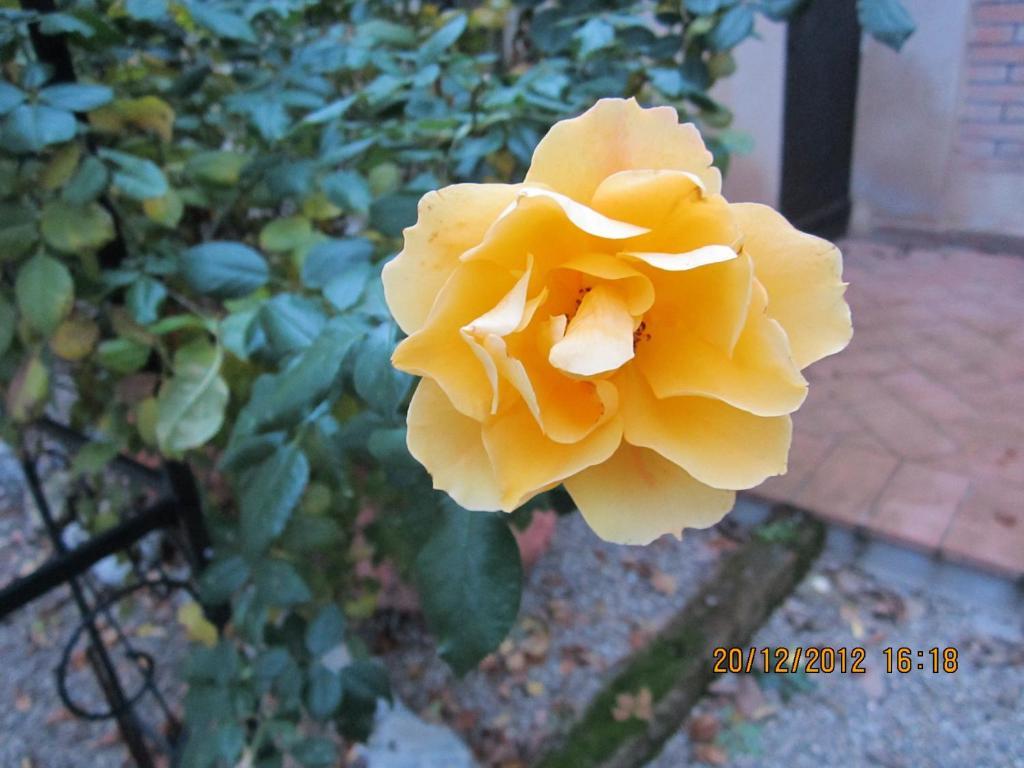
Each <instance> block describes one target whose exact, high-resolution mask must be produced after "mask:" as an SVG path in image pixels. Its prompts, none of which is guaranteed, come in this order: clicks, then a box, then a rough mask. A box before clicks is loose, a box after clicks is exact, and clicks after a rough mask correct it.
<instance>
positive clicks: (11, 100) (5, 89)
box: [0, 80, 25, 115]
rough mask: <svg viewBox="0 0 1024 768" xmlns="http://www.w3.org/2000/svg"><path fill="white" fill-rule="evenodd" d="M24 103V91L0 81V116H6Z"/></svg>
mask: <svg viewBox="0 0 1024 768" xmlns="http://www.w3.org/2000/svg"><path fill="white" fill-rule="evenodd" d="M24 101H25V92H24V91H22V90H21V89H20V88H16V87H15V86H13V85H11V84H10V83H7V82H4V81H3V80H0V115H6V114H7V113H8V112H10V111H11V110H12V109H14V108H15V107H16V106H18V105H19V104H22V103H24Z"/></svg>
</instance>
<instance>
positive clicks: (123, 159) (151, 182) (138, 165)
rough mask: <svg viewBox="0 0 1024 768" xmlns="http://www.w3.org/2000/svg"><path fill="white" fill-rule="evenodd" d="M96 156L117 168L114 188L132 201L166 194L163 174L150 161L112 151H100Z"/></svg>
mask: <svg viewBox="0 0 1024 768" xmlns="http://www.w3.org/2000/svg"><path fill="white" fill-rule="evenodd" d="M97 154H99V156H100V157H102V158H103V159H104V160H109V161H110V162H112V163H114V164H115V165H116V166H117V167H118V170H116V171H114V186H115V187H117V189H118V190H120V191H121V193H122V194H124V195H127V196H128V197H130V198H132V199H133V200H146V199H148V198H151V197H162V196H163V195H165V194H166V193H167V189H168V187H167V179H166V177H165V176H164V172H163V171H161V170H160V168H159V166H157V165H156V163H154V162H152V161H151V160H146V159H145V158H142V157H137V156H136V155H130V154H128V153H127V152H117V151H116V150H113V149H100V150H99V152H98V153H97Z"/></svg>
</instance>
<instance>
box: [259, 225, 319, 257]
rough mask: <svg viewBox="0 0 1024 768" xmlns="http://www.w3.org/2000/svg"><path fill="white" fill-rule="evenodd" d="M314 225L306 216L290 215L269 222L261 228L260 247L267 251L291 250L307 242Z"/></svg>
mask: <svg viewBox="0 0 1024 768" xmlns="http://www.w3.org/2000/svg"><path fill="white" fill-rule="evenodd" d="M312 232H313V225H312V224H311V223H310V221H309V219H307V218H306V217H305V216H288V217H287V218H284V219H275V220H274V221H270V222H267V223H266V224H265V225H264V227H263V229H261V230H260V248H262V249H263V250H265V251H278V252H281V251H290V250H292V249H293V248H297V247H298V246H300V245H302V244H303V243H305V242H306V241H307V240H308V239H309V236H310V234H312Z"/></svg>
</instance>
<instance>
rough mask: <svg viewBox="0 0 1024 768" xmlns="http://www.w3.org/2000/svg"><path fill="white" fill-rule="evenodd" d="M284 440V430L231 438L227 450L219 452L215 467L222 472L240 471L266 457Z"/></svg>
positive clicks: (282, 443)
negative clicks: (218, 459) (219, 455)
mask: <svg viewBox="0 0 1024 768" xmlns="http://www.w3.org/2000/svg"><path fill="white" fill-rule="evenodd" d="M284 440H285V433H284V432H271V433H269V434H266V435H250V436H248V437H243V438H239V439H237V440H232V441H231V444H230V445H229V446H228V448H227V450H225V451H224V453H222V454H221V457H220V461H218V462H217V467H218V469H220V470H221V471H222V472H240V471H242V470H243V469H245V468H246V467H248V466H250V465H252V464H254V463H256V462H260V461H263V460H264V459H266V458H267V457H268V456H270V455H271V454H272V453H274V451H276V450H278V449H279V448H280V447H281V446H282V445H284Z"/></svg>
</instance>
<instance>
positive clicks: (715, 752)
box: [693, 744, 729, 765]
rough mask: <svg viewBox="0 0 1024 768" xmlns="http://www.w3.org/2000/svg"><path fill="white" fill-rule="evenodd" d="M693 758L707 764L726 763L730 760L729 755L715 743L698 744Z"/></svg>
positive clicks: (694, 749)
mask: <svg viewBox="0 0 1024 768" xmlns="http://www.w3.org/2000/svg"><path fill="white" fill-rule="evenodd" d="M693 759H694V760H696V761H697V762H698V763H706V764H707V765H725V764H726V763H727V762H729V755H727V754H726V753H725V750H724V749H722V748H721V747H719V746H717V745H715V744H698V745H697V746H695V747H694V748H693Z"/></svg>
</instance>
